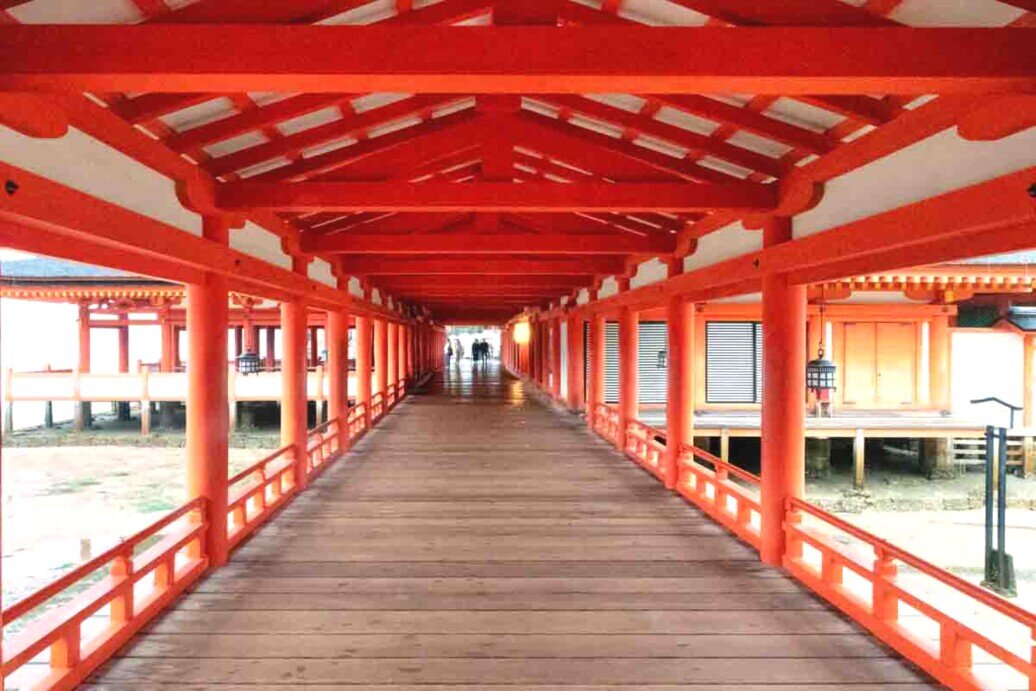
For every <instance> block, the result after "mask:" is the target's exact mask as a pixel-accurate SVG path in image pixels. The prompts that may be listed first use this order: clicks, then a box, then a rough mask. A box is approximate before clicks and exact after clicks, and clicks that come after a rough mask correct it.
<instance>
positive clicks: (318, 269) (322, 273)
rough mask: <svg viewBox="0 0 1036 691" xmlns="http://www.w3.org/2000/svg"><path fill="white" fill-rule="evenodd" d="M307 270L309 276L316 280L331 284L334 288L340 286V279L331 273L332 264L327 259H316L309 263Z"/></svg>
mask: <svg viewBox="0 0 1036 691" xmlns="http://www.w3.org/2000/svg"><path fill="white" fill-rule="evenodd" d="M306 270H307V272H308V274H309V277H310V278H311V279H313V280H314V281H318V282H320V283H323V284H324V285H329V286H331V287H332V288H335V287H337V286H338V280H337V279H336V278H335V276H334V274H333V273H331V265H330V264H328V263H327V262H326V261H325V260H323V259H314V260H313V261H311V262H310V263H309V266H308V267H307V269H306Z"/></svg>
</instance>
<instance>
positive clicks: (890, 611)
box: [594, 404, 1036, 691]
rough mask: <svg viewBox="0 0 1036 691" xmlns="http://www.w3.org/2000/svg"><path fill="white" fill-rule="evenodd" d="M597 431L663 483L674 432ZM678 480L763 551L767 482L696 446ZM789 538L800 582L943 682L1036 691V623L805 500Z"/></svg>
mask: <svg viewBox="0 0 1036 691" xmlns="http://www.w3.org/2000/svg"><path fill="white" fill-rule="evenodd" d="M594 429H595V430H596V431H597V433H598V434H600V435H601V436H602V437H604V438H605V439H607V440H608V441H610V442H611V443H612V444H614V445H617V443H618V442H617V440H618V439H622V438H625V440H626V448H625V449H623V451H625V453H626V454H627V455H628V456H630V457H631V458H632V459H633V460H635V461H636V462H637V463H638V464H640V465H641V466H643V467H644V468H646V469H647V470H648V471H650V472H651V473H652V474H654V475H655V476H656V477H658V478H659V479H661V478H662V467H661V464H662V459H663V458H664V455H665V448H666V444H665V437H666V435H665V433H664V432H662V431H661V430H658V429H655V428H653V427H650V426H649V425H645V424H644V423H642V422H640V421H639V420H630V421H629V422H628V423H627V428H626V430H625V435H620V431H621V430H619V429H618V412H617V410H616V409H615V407H614V406H609V405H605V404H599V405H597V406H595V407H594ZM678 470H679V478H678V481H677V484H676V488H675V489H676V491H678V492H679V493H680V494H681V495H682V496H683V497H685V498H686V499H688V500H689V501H691V502H693V503H694V504H695V505H697V506H698V507H699V508H701V509H702V510H703V511H704V512H705V513H707V514H708V515H709V516H710V517H712V518H713V519H714V520H716V521H717V522H718V523H720V524H721V525H723V526H724V527H726V528H727V529H728V530H730V531H731V532H733V533H734V534H735V535H737V536H738V537H739V538H741V539H742V540H744V541H745V542H746V543H748V544H750V545H752V546H753V547H755V548H756V549H758V548H759V543H760V534H759V530H760V496H759V487H760V479H759V477H758V476H756V475H753V474H752V473H749V472H747V471H745V470H743V469H741V468H738V467H737V466H735V465H733V464H731V463H728V462H726V461H724V460H722V459H720V458H719V457H717V456H714V455H712V454H710V453H708V452H707V451H704V450H702V449H699V448H697V447H694V446H684V447H682V448H681V452H680V455H679V463H678ZM784 529H785V532H786V536H787V540H786V550H785V557H784V566H785V568H787V569H788V571H789V572H790V573H791V574H792V575H794V576H795V577H796V578H797V579H798V580H800V581H801V582H802V583H804V584H805V585H806V586H808V587H809V588H811V589H812V590H814V591H815V592H816V593H817V594H818V595H820V596H821V597H823V598H824V599H826V600H827V601H829V602H830V603H832V604H833V605H835V606H836V607H838V608H839V609H841V610H843V611H844V612H846V613H847V614H848V615H849V616H851V617H852V618H853V619H855V620H856V621H858V622H860V624H862V625H863V626H865V627H867V628H868V629H869V630H870V631H871V632H873V633H874V634H875V635H876V636H878V637H879V638H880V639H881V640H883V641H884V642H885V643H887V644H888V645H890V646H891V647H892V648H894V649H895V650H897V651H898V652H900V653H901V654H903V655H904V656H905V657H907V658H908V659H910V660H911V661H913V662H914V663H916V664H917V665H918V666H920V667H921V668H923V669H924V670H925V671H927V672H928V673H929V674H931V675H932V676H933V677H935V678H936V679H938V680H939V681H940V682H942V683H944V684H946V685H947V686H950V687H952V688H954V689H958V688H959V689H980V688H1028V689H1029V691H1036V614H1033V613H1032V612H1028V611H1026V610H1024V609H1023V608H1021V607H1018V606H1017V605H1015V604H1012V603H1011V602H1009V601H1007V600H1005V599H1003V598H1001V597H999V596H997V595H995V594H993V593H991V592H990V591H988V590H985V589H983V588H981V587H980V586H977V585H974V584H972V583H969V582H967V581H965V580H963V579H962V578H960V577H958V576H955V575H953V574H951V573H949V572H948V571H946V570H944V569H941V568H939V567H937V566H935V565H933V564H931V563H929V562H927V561H925V560H923V559H921V558H920V557H917V556H915V555H913V554H910V553H909V552H907V551H905V550H903V549H901V548H899V547H896V546H895V545H893V544H891V543H889V542H887V541H885V540H882V539H881V538H879V537H877V536H875V535H872V534H870V533H868V532H866V531H864V530H861V529H860V528H857V527H856V526H853V525H852V524H850V523H848V522H846V521H844V520H842V519H840V518H838V517H836V516H833V515H832V514H829V513H827V512H826V511H823V510H822V509H820V508H818V507H816V506H814V505H812V504H809V503H808V502H806V501H803V500H802V499H790V500H789V502H788V506H787V511H786V519H785V525H784ZM831 533H834V535H832V534H831ZM901 567H902V568H901Z"/></svg>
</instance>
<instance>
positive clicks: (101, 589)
mask: <svg viewBox="0 0 1036 691" xmlns="http://www.w3.org/2000/svg"><path fill="white" fill-rule="evenodd" d="M204 513H205V502H204V500H202V499H196V500H194V501H192V502H189V503H187V504H185V505H184V506H182V507H180V508H179V509H177V510H176V511H173V512H172V513H170V514H168V515H166V516H165V517H164V518H162V519H161V520H159V521H157V522H156V523H153V524H152V525H151V526H149V527H147V528H145V529H144V530H142V531H140V532H139V533H137V534H136V535H134V536H133V537H131V538H129V539H127V540H124V541H122V542H120V543H119V544H118V545H116V546H115V547H112V548H111V549H109V550H108V551H106V552H104V553H103V554H101V555H99V556H97V557H95V558H94V559H91V560H90V561H88V562H86V563H85V564H82V565H81V566H79V567H78V568H76V569H74V570H73V571H71V572H70V573H68V574H66V575H64V576H62V577H61V578H59V579H58V580H56V581H54V582H53V583H51V584H50V585H47V586H45V587H44V588H41V589H40V590H38V591H36V592H35V593H33V594H32V595H30V596H28V597H26V598H25V599H23V600H21V601H19V602H16V603H15V604H13V605H11V606H10V607H9V608H7V609H6V610H4V612H3V623H4V627H5V628H6V627H11V625H12V624H16V623H24V624H25V625H24V628H21V630H19V631H17V632H15V633H13V634H11V635H9V636H7V635H5V636H4V643H3V664H2V667H0V672H2V673H0V677H3V678H5V679H8V680H10V681H12V682H14V683H17V685H18V688H45V689H49V688H56V687H57V688H71V687H73V686H75V685H76V684H78V683H79V682H80V681H82V680H83V679H84V678H85V677H86V676H87V675H88V674H90V673H91V672H93V671H94V670H95V669H97V667H98V666H100V665H101V664H102V663H103V662H104V661H105V660H107V659H108V658H109V657H111V655H112V654H113V653H114V652H115V651H116V650H117V649H118V648H119V647H120V646H122V645H123V644H125V643H126V642H127V641H128V640H129V639H130V637H131V636H132V635H133V634H134V633H135V632H136V631H137V630H138V629H140V627H141V626H143V625H144V624H145V623H147V622H148V621H150V620H151V619H152V618H153V617H154V616H155V615H156V614H158V613H159V612H160V611H161V610H162V608H164V607H165V606H166V605H167V604H168V603H169V602H170V601H171V600H172V599H173V598H175V597H176V596H177V595H179V594H180V593H181V592H182V591H183V590H184V588H186V587H187V586H188V585H190V584H191V583H193V582H194V581H195V580H196V579H197V578H198V576H200V575H201V574H202V573H203V572H204V571H205V569H206V568H207V566H208V557H207V556H206V554H205V545H204V539H203V535H204V531H205V516H204ZM79 589H82V590H81V592H77V591H78V590H79ZM65 596H70V599H69V600H68V601H67V602H63V603H61V604H58V605H56V606H54V607H53V608H51V609H49V610H48V609H47V605H48V604H53V602H52V601H54V600H55V598H62V597H65ZM34 615H39V616H38V618H35V619H33V616H34ZM30 620H31V621H30ZM48 653H49V655H48V657H49V662H48V663H47V664H40V665H35V664H33V665H30V664H28V663H30V662H32V661H34V660H35V658H37V657H38V656H41V655H43V654H48Z"/></svg>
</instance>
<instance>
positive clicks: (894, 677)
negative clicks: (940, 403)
mask: <svg viewBox="0 0 1036 691" xmlns="http://www.w3.org/2000/svg"><path fill="white" fill-rule="evenodd" d="M120 655H121V656H120V657H119V658H117V659H115V660H114V661H112V662H111V663H110V664H108V665H107V666H106V667H105V668H103V669H102V670H101V672H100V673H98V674H97V675H96V676H95V677H94V679H93V682H92V683H93V684H95V685H96V687H98V688H122V687H127V686H132V687H137V688H160V687H163V686H167V687H168V688H174V687H175V688H178V689H182V688H207V687H215V686H220V687H221V688H228V686H229V687H230V688H241V689H245V688H248V689H273V688H295V687H302V686H322V687H324V688H328V689H330V688H340V687H343V686H350V685H354V686H356V687H362V688H366V689H390V688H391V689H408V688H413V689H417V688H421V689H455V688H469V689H482V688H490V687H493V686H507V687H509V688H511V689H521V688H526V689H534V688H535V689H557V688H560V687H565V688H568V689H570V690H572V691H579V690H585V691H589V690H590V689H595V690H603V689H618V688H636V689H650V690H652V691H662V690H663V689H676V688H695V687H699V688H706V687H708V688H717V687H720V688H727V689H734V688H737V689H749V688H763V687H767V688H768V687H770V686H785V687H786V688H789V689H801V688H810V689H836V688H854V689H856V688H874V689H877V688H882V689H906V688H922V687H927V686H928V683H927V681H926V680H925V679H924V678H923V677H922V676H920V675H919V674H918V673H917V672H915V671H914V670H913V668H911V667H910V666H909V665H907V664H906V663H904V662H903V661H902V660H900V659H899V658H897V657H896V656H894V655H893V654H891V653H890V652H889V651H888V650H887V649H885V648H883V647H882V646H880V645H879V644H878V643H876V642H875V640H874V639H872V638H871V637H869V636H868V635H866V634H864V633H862V632H861V631H860V630H859V629H858V628H857V627H856V626H854V625H853V624H852V623H850V622H848V621H847V620H845V619H844V618H842V617H841V616H839V615H838V614H836V613H834V612H833V611H830V610H828V609H827V608H826V607H824V606H823V605H822V604H821V603H820V602H819V601H818V600H817V599H815V598H814V597H813V596H811V595H810V594H808V593H807V592H806V591H804V590H803V589H802V588H801V587H799V586H798V585H797V584H796V583H795V582H793V581H792V580H791V579H789V578H787V577H785V576H784V575H782V574H781V573H780V572H779V571H777V570H774V569H769V568H765V567H763V566H761V565H760V564H759V562H758V559H757V557H756V555H755V553H754V552H753V551H752V550H751V549H750V548H748V547H746V546H745V545H743V544H742V543H740V542H738V541H737V540H736V539H735V538H733V537H731V536H730V535H729V534H728V533H726V532H725V531H723V530H722V529H721V528H719V527H717V526H716V525H715V524H713V523H712V522H711V521H710V520H709V519H708V518H706V517H705V516H704V515H703V514H701V513H700V512H699V511H698V510H697V509H695V508H693V507H692V506H690V505H688V504H687V503H685V502H684V501H683V500H682V499H680V498H679V497H677V496H675V495H673V494H670V493H668V492H666V491H664V489H663V488H662V487H661V486H660V485H659V484H658V483H657V482H656V481H655V480H654V479H653V478H651V477H649V476H648V475H647V474H645V473H644V472H642V471H640V470H639V469H638V468H637V467H636V466H635V465H634V464H633V463H631V462H629V461H627V460H625V459H624V458H623V457H622V456H621V455H620V454H619V453H618V452H616V451H614V450H613V449H612V448H611V447H610V446H608V445H607V444H606V443H605V442H604V441H602V440H599V439H597V438H596V437H594V436H592V435H590V433H589V432H587V431H586V428H585V426H584V425H583V424H582V423H581V422H580V421H579V420H578V419H577V418H575V417H571V416H568V415H565V414H560V413H557V412H555V411H552V410H551V409H549V408H548V407H547V406H545V405H543V404H542V403H540V402H538V401H537V400H535V399H534V398H533V397H532V396H531V395H530V393H529V392H528V391H527V389H526V387H525V385H524V384H523V383H522V382H520V381H517V380H515V379H512V378H510V377H508V376H507V375H505V374H502V373H501V372H500V371H499V369H498V368H496V367H495V366H494V367H488V368H486V369H480V370H472V368H471V367H470V366H468V367H466V368H464V369H463V370H458V369H453V370H451V371H448V372H447V373H446V374H445V375H440V376H439V377H437V378H436V379H435V380H433V381H432V382H431V384H430V385H429V386H428V389H427V390H426V391H418V392H417V393H416V394H415V395H414V396H412V397H411V398H409V399H408V400H407V401H406V402H404V403H403V404H401V405H400V406H399V407H398V408H396V410H395V411H394V412H393V413H392V414H390V415H389V416H388V417H387V418H386V419H385V420H384V421H383V422H382V423H381V424H380V425H379V426H378V427H377V428H376V429H375V430H373V431H372V432H371V433H370V434H369V435H368V436H367V437H366V438H365V439H363V440H362V441H361V442H360V443H359V444H358V445H357V447H356V448H355V449H354V450H353V451H352V452H351V453H350V454H349V455H348V456H346V457H345V458H343V459H341V460H339V461H338V462H337V463H336V464H335V465H334V466H333V467H332V468H330V469H329V470H328V471H327V473H326V474H324V475H323V476H322V477H321V478H320V479H319V480H317V481H316V483H315V484H314V486H313V488H312V489H311V490H310V491H308V492H306V493H304V494H302V495H300V496H299V497H298V498H297V499H296V500H295V502H294V503H293V504H292V505H291V506H290V507H288V508H287V509H286V510H285V511H284V512H283V513H282V514H281V515H280V516H278V517H276V518H275V519H274V520H273V521H272V523H270V524H268V525H267V526H266V527H265V528H263V529H262V530H261V531H260V532H259V533H258V534H257V535H256V536H255V537H254V538H253V539H252V540H251V541H250V542H248V543H247V544H245V545H244V546H243V547H242V548H241V549H239V550H238V551H237V552H236V553H235V554H234V555H233V557H232V560H231V563H230V564H229V565H228V566H227V567H225V568H224V569H222V570H221V571H219V572H218V573H215V574H214V575H212V576H211V577H209V578H207V579H206V580H204V581H202V582H201V583H200V584H199V585H198V587H197V588H196V589H195V590H194V591H193V592H192V593H191V594H190V595H188V596H186V597H184V598H183V599H181V600H180V601H179V602H178V603H177V605H176V606H175V607H174V608H173V609H172V610H171V611H169V612H168V613H167V614H166V615H165V616H164V617H161V618H159V619H158V620H157V621H156V622H155V623H154V624H153V625H152V626H150V627H149V629H148V630H147V631H146V632H145V633H144V634H142V635H141V636H140V637H138V639H137V640H136V641H135V643H134V644H132V645H131V646H130V647H128V648H127V649H125V650H124V651H122V653H121V654H120Z"/></svg>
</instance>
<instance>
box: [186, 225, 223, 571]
mask: <svg viewBox="0 0 1036 691" xmlns="http://www.w3.org/2000/svg"><path fill="white" fill-rule="evenodd" d="M204 236H205V237H206V238H207V239H209V240H212V241H214V242H217V243H220V244H222V245H225V244H227V237H228V227H227V225H226V223H225V222H224V221H223V220H222V219H220V218H217V217H213V216H206V217H204ZM228 301H229V295H228V292H227V279H226V277H224V276H218V275H216V274H207V275H205V276H204V278H203V282H201V283H192V284H189V285H188V286H187V336H188V347H189V358H190V359H189V362H188V367H187V370H188V375H187V493H188V496H189V497H190V498H192V499H193V498H195V497H204V498H205V500H206V511H207V512H208V515H209V517H210V520H209V521H208V526H207V532H206V536H205V542H206V550H207V552H208V554H209V563H210V564H211V565H212V566H213V567H219V566H222V565H223V564H224V563H225V562H226V560H227V555H228V552H229V543H228V541H227V521H226V515H227V492H228V487H227V458H228V435H229V431H230V430H229V408H228V403H227V398H228V396H227V322H228V310H229V308H228Z"/></svg>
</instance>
